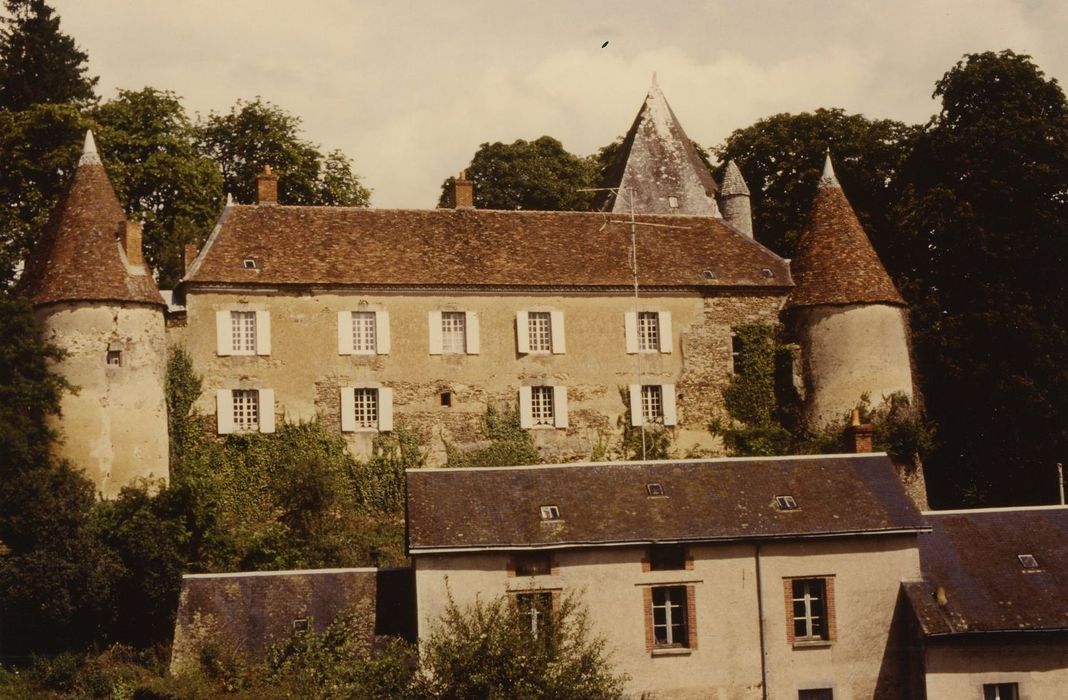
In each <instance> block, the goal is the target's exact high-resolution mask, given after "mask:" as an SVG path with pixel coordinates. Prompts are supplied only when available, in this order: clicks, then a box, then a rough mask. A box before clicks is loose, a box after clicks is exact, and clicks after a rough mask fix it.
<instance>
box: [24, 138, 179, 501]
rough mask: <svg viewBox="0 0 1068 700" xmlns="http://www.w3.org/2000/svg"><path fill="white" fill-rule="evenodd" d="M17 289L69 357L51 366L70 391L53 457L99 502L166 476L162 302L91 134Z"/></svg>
mask: <svg viewBox="0 0 1068 700" xmlns="http://www.w3.org/2000/svg"><path fill="white" fill-rule="evenodd" d="M20 292H21V293H22V294H23V295H24V296H26V297H27V298H29V300H30V301H31V303H32V304H33V306H34V309H35V311H36V313H37V316H38V318H39V320H40V322H41V325H42V327H43V329H44V333H45V339H46V340H47V341H49V342H51V343H53V344H54V345H57V346H58V347H60V348H61V349H63V350H64V351H66V353H67V354H66V357H65V358H64V359H63V360H61V361H60V362H59V363H58V365H57V366H56V368H55V369H56V370H57V371H58V372H59V373H61V374H62V375H63V376H65V377H66V379H67V381H69V382H70V383H71V384H73V385H74V386H75V387H77V393H76V394H75V393H73V392H68V393H67V394H65V395H64V397H63V399H62V404H61V415H60V416H58V417H56V418H55V419H54V420H55V426H54V427H55V428H57V430H58V432H59V433H60V440H59V441H58V442H57V448H56V449H57V451H58V456H59V457H62V458H65V459H68V460H69V461H70V462H71V463H72V464H73V465H74V466H76V467H80V468H82V469H84V470H85V473H86V475H87V476H88V477H89V478H90V479H92V480H93V482H94V483H95V484H96V486H97V489H98V491H99V492H100V493H101V494H102V495H103V496H104V497H111V496H114V495H116V494H117V493H118V492H119V489H121V488H122V487H123V486H125V485H127V484H129V483H131V482H133V481H135V480H137V479H140V478H152V479H161V478H162V479H166V478H167V476H168V444H167V412H166V406H165V402H164V396H163V372H164V364H165V361H166V347H165V338H164V318H163V313H164V302H163V298H162V297H161V296H160V293H159V289H158V288H157V287H156V283H155V282H154V281H153V279H152V275H151V274H150V273H149V270H148V269H147V268H146V266H145V263H144V257H143V255H142V240H141V226H140V224H139V223H136V222H131V221H127V219H126V216H125V215H124V213H123V211H122V207H121V205H120V204H119V201H118V198H117V197H116V196H115V190H114V189H113V188H112V186H111V181H110V180H109V179H108V175H107V172H106V171H105V170H104V166H103V164H102V162H101V160H100V155H99V154H98V153H97V150H96V143H95V141H94V139H93V133H92V132H91V131H90V132H88V133H87V134H86V136H85V146H84V149H83V151H82V156H81V159H80V160H79V161H78V167H77V169H76V170H75V172H74V177H73V179H72V181H71V183H70V186H69V188H68V189H67V191H66V193H65V194H64V195H63V197H62V198H61V199H60V201H59V204H58V205H57V206H56V209H55V210H54V211H53V212H52V216H51V218H50V219H49V221H48V224H47V225H46V227H45V230H44V232H43V233H42V236H41V238H40V241H39V243H38V244H37V246H36V247H35V249H34V251H33V254H32V255H31V256H30V258H29V260H28V261H27V264H26V272H25V274H24V275H23V277H22V279H21V281H20Z"/></svg>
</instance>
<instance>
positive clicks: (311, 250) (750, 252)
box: [183, 206, 791, 289]
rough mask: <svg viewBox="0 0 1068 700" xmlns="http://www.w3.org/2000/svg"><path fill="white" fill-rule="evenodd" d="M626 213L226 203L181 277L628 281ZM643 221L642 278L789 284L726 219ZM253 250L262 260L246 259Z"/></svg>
mask: <svg viewBox="0 0 1068 700" xmlns="http://www.w3.org/2000/svg"><path fill="white" fill-rule="evenodd" d="M625 219H626V217H622V216H619V215H614V214H608V213H588V212H534V211H493V210H483V209H428V210H398V209H364V208H347V207H290V206H230V207H227V208H226V209H225V210H224V212H223V215H222V217H221V219H220V221H219V225H218V226H217V228H216V231H215V232H214V233H213V234H212V236H211V238H209V240H208V243H207V245H206V246H205V249H204V250H203V251H202V252H201V254H200V256H199V257H198V258H197V261H196V262H194V263H193V265H192V267H191V268H190V271H189V273H188V275H187V277H186V280H185V282H183V284H189V283H190V282H192V283H224V284H243V285H259V284H275V285H277V284H316V285H418V286H424V285H425V286H457V285H462V286H474V287H479V286H486V287H499V286H506V287H525V286H541V287H544V286H595V287H597V286H600V287H629V286H630V285H631V284H632V281H633V280H632V277H631V267H630V260H629V253H630V235H631V234H630V225H629V223H627V222H626V220H625ZM638 221H639V222H642V223H649V224H655V226H639V227H638V266H639V279H640V283H641V284H642V285H645V286H668V287H687V288H694V287H701V288H707V289H715V288H717V287H731V286H754V287H772V288H780V289H784V288H786V287H788V286H789V285H790V284H791V281H790V271H789V266H788V265H787V263H786V261H785V260H783V259H782V258H779V257H778V256H776V255H775V254H774V253H772V252H771V251H769V250H768V249H767V248H764V247H763V246H761V245H760V244H759V243H755V242H754V241H752V240H749V239H748V238H746V237H745V236H743V235H741V234H739V233H738V232H736V231H734V230H733V229H731V228H730V227H728V226H726V225H724V224H723V222H722V221H721V220H719V219H712V218H710V217H697V216H675V217H663V216H643V217H639V219H638ZM246 259H252V260H254V261H255V264H256V267H255V269H250V268H246V267H245V265H244V261H245V260H246ZM706 270H711V271H712V273H713V277H711V278H710V277H708V276H706V274H705V271H706ZM765 270H767V271H768V272H765Z"/></svg>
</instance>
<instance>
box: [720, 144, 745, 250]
mask: <svg viewBox="0 0 1068 700" xmlns="http://www.w3.org/2000/svg"><path fill="white" fill-rule="evenodd" d="M719 208H720V211H722V212H723V220H724V221H725V222H727V223H728V224H730V225H731V226H733V227H734V228H735V229H737V230H738V231H740V232H741V233H744V234H745V235H746V236H748V237H749V238H752V237H753V212H752V209H751V208H750V204H749V186H748V185H746V184H745V178H744V177H742V171H741V170H739V169H738V166H737V165H736V164H735V163H734V161H733V160H729V161H727V167H726V168H724V169H723V182H722V184H720V186H719Z"/></svg>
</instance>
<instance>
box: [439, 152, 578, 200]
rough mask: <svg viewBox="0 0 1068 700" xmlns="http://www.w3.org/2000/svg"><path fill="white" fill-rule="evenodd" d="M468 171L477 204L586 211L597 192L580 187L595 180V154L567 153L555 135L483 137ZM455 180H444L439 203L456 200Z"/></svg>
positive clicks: (451, 178) (452, 178)
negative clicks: (529, 138)
mask: <svg viewBox="0 0 1068 700" xmlns="http://www.w3.org/2000/svg"><path fill="white" fill-rule="evenodd" d="M466 172H467V178H468V179H469V180H472V181H473V182H474V184H475V195H474V199H475V207H476V208H478V209H530V210H534V211H568V210H578V211H583V210H586V209H588V208H589V206H590V201H591V200H592V199H593V194H592V193H591V192H580V191H579V190H581V189H582V188H584V187H594V186H596V177H597V170H596V166H595V164H594V162H593V161H592V160H591V159H588V158H581V157H579V156H576V155H572V154H571V153H568V152H567V150H565V149H564V146H563V144H561V143H560V142H559V141H557V140H556V139H554V138H552V137H551V136H542V137H541V138H538V139H535V140H534V141H524V140H522V139H519V140H517V141H515V142H513V143H510V144H505V143H501V142H500V141H498V142H496V143H484V144H482V145H481V146H479V148H478V150H477V151H475V155H474V157H473V158H472V159H471V164H470V165H469V166H468V167H467V171H466ZM455 181H456V179H455V178H454V177H449V178H447V179H446V180H445V182H444V183H442V186H441V197H440V198H439V200H438V206H439V207H451V206H453V205H454V202H453V201H452V195H453V184H454V183H455Z"/></svg>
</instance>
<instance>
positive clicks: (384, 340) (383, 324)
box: [375, 311, 390, 355]
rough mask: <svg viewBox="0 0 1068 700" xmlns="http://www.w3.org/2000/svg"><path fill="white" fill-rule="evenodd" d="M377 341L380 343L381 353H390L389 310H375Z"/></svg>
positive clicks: (379, 352)
mask: <svg viewBox="0 0 1068 700" xmlns="http://www.w3.org/2000/svg"><path fill="white" fill-rule="evenodd" d="M375 342H376V343H377V344H378V348H377V349H378V354H379V355H388V354H389V349H390V342H389V312H388V311H376V312H375Z"/></svg>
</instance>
